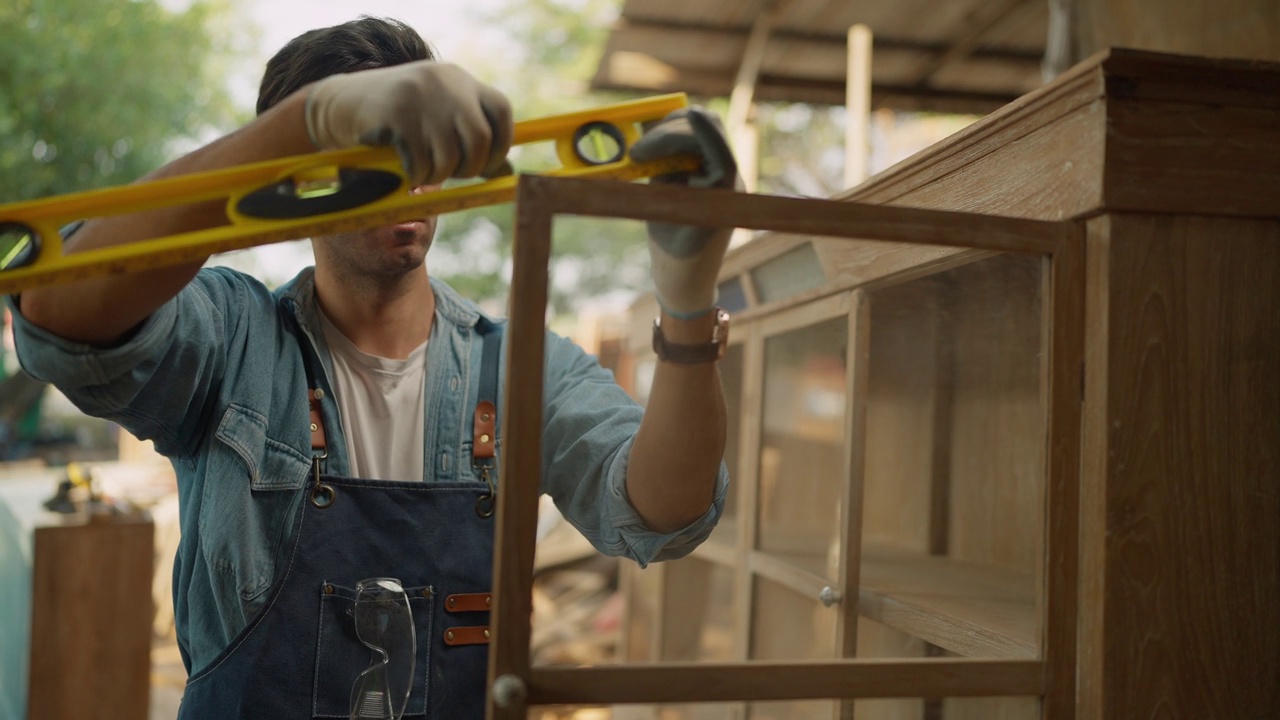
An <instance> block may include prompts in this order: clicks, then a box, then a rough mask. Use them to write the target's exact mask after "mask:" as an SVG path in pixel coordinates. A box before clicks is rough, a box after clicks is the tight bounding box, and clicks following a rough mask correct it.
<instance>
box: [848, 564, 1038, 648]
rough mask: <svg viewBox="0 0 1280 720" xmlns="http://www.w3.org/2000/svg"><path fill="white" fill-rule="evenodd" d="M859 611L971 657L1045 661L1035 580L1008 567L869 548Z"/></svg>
mask: <svg viewBox="0 0 1280 720" xmlns="http://www.w3.org/2000/svg"><path fill="white" fill-rule="evenodd" d="M861 580H862V582H861V589H860V592H859V598H858V612H859V614H861V615H864V616H866V617H868V618H870V619H872V620H875V621H877V622H881V623H884V624H885V625H888V626H890V627H894V628H897V629H899V630H902V631H903V632H906V633H908V634H910V635H914V636H915V637H918V638H921V639H923V640H926V641H928V642H930V643H933V644H934V645H937V646H938V647H941V648H944V649H946V650H950V651H951V652H954V653H957V654H959V655H964V656H967V657H984V658H1035V657H1039V655H1040V651H1039V641H1038V638H1037V637H1036V633H1037V623H1036V618H1035V586H1034V582H1033V579H1032V578H1031V577H1030V576H1028V575H1026V574H1024V573H1019V572H1016V571H1013V570H1008V569H1005V568H998V567H992V566H988V565H978V564H974V563H966V562H963V561H959V560H954V559H951V558H946V557H938V556H931V555H923V554H920V553H911V552H906V551H901V550H890V549H882V548H874V549H873V548H867V549H866V551H865V552H864V553H863V557H862V575H861Z"/></svg>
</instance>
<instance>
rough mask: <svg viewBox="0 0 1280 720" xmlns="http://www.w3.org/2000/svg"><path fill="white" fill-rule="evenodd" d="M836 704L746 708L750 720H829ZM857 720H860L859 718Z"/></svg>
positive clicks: (769, 704) (812, 702) (810, 702)
mask: <svg viewBox="0 0 1280 720" xmlns="http://www.w3.org/2000/svg"><path fill="white" fill-rule="evenodd" d="M835 711H836V704H835V702H834V701H832V700H805V701H803V702H758V703H751V705H750V706H749V707H748V708H747V717H748V718H750V719H751V720H831V718H833V717H835ZM858 720H862V717H861V716H859V717H858Z"/></svg>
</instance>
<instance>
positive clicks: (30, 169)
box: [0, 0, 252, 203]
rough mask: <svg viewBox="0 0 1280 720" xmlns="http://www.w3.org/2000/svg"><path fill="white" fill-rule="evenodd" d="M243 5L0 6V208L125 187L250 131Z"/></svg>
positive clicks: (197, 0) (20, 0)
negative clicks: (239, 67)
mask: <svg viewBox="0 0 1280 720" xmlns="http://www.w3.org/2000/svg"><path fill="white" fill-rule="evenodd" d="M234 1H235V0H191V1H190V2H189V3H188V4H187V5H186V6H185V9H172V7H171V6H172V5H173V3H168V4H166V3H162V2H160V1H159V0H130V1H129V2H101V0H7V1H6V2H4V3H0V203H7V202H17V201H20V200H27V199H31V198H38V197H45V196H49V195H55V194H61V193H67V192H72V191H77V190H86V189H91V188H96V187H102V186H107V185H120V184H124V183H126V182H129V181H132V180H134V179H136V178H137V177H139V176H141V175H143V174H145V173H146V172H148V171H150V170H152V169H154V168H156V167H158V166H160V165H162V164H164V163H165V162H167V161H168V160H170V159H172V158H173V156H174V155H175V154H177V151H178V149H179V147H180V144H181V143H183V141H186V142H188V143H190V142H193V141H195V140H197V139H198V138H201V137H202V136H208V135H212V134H214V133H215V132H216V131H225V130H228V129H230V128H231V127H234V126H235V125H237V124H239V122H238V121H239V120H241V119H242V118H241V113H237V112H236V111H235V109H234V106H233V104H232V102H231V99H230V97H229V94H228V91H227V89H226V82H225V76H226V73H227V70H228V68H229V65H230V63H234V62H237V58H238V57H240V56H242V55H243V52H242V50H243V49H244V48H243V47H241V46H240V43H244V42H247V41H251V40H252V37H251V36H250V37H249V39H248V40H246V34H245V33H243V32H240V31H239V30H236V29H234V28H233V27H232V23H233V22H234V21H235V19H236V13H235V6H234V5H233V2H234Z"/></svg>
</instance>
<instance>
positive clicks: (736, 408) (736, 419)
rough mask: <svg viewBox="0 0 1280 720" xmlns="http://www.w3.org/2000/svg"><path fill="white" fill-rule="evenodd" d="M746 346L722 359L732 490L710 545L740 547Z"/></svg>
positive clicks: (735, 347) (726, 452)
mask: <svg viewBox="0 0 1280 720" xmlns="http://www.w3.org/2000/svg"><path fill="white" fill-rule="evenodd" d="M743 355H744V351H743V345H741V344H738V345H731V346H729V349H728V350H726V351H725V354H724V357H723V358H722V359H721V360H720V383H721V385H722V386H723V388H724V404H725V410H726V411H727V412H728V418H727V420H728V422H727V425H726V427H725V430H726V438H725V445H724V464H725V467H727V468H728V469H729V490H728V493H727V494H726V495H725V499H724V514H723V515H721V516H720V524H719V525H717V526H716V529H715V530H714V531H713V532H712V533H711V538H710V542H719V543H724V544H725V545H731V546H736V545H737V544H738V490H737V488H738V487H739V486H740V484H739V483H738V482H737V481H736V480H737V478H738V451H739V448H741V447H742V410H743V408H742V398H743V395H742V372H743Z"/></svg>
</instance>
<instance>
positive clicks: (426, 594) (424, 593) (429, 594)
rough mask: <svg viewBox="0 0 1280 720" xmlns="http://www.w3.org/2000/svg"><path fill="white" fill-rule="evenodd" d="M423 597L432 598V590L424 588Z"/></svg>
mask: <svg viewBox="0 0 1280 720" xmlns="http://www.w3.org/2000/svg"><path fill="white" fill-rule="evenodd" d="M422 597H424V598H429V597H431V588H423V589H422Z"/></svg>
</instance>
